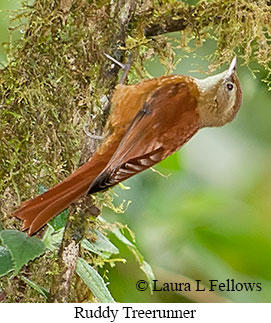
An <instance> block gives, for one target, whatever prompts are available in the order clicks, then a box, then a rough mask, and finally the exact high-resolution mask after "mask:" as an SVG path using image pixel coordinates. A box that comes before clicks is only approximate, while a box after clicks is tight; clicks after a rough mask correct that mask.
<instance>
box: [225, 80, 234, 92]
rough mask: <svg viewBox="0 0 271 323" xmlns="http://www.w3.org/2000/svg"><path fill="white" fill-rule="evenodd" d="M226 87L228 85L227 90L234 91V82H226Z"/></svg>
mask: <svg viewBox="0 0 271 323" xmlns="http://www.w3.org/2000/svg"><path fill="white" fill-rule="evenodd" d="M226 87H227V90H228V91H232V89H233V84H232V83H230V82H228V83H227V84H226Z"/></svg>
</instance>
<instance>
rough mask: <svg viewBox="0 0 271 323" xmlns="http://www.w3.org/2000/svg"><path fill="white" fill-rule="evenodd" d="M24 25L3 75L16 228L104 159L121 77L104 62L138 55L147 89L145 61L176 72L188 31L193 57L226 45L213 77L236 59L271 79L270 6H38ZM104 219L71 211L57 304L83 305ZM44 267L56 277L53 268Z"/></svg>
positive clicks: (135, 76)
mask: <svg viewBox="0 0 271 323" xmlns="http://www.w3.org/2000/svg"><path fill="white" fill-rule="evenodd" d="M22 16H23V17H24V18H26V19H27V23H26V24H25V26H24V34H23V37H22V39H21V40H20V41H19V42H18V43H17V44H16V46H15V47H14V48H13V47H12V46H10V48H9V51H8V55H9V64H8V66H7V67H6V68H5V69H3V70H2V71H1V74H0V125H1V128H0V135H1V145H0V159H1V168H0V212H1V217H2V222H3V223H4V226H5V227H6V228H8V227H14V225H16V226H19V221H16V222H15V220H14V219H10V218H9V217H8V215H9V214H10V213H11V212H12V210H13V209H14V208H15V206H16V205H18V204H19V203H20V202H21V200H26V199H29V198H31V197H34V196H36V194H37V193H38V185H39V184H41V185H43V186H44V187H51V186H52V185H54V184H56V183H57V182H59V181H60V180H63V179H64V178H65V177H66V176H67V175H68V174H69V173H71V172H72V171H73V170H74V169H75V168H76V167H78V165H81V164H83V163H84V162H85V161H86V160H88V159H89V158H90V156H91V155H92V154H93V153H94V152H95V150H96V148H97V146H98V144H99V141H98V140H97V139H94V138H93V136H88V133H91V134H93V135H101V134H102V132H103V127H104V125H105V122H106V118H107V116H108V113H109V111H110V98H111V96H112V93H113V90H114V87H115V85H116V84H117V82H118V72H119V67H118V66H117V65H116V64H112V62H110V61H109V60H108V59H107V58H106V57H105V56H104V53H107V54H110V55H111V56H113V57H114V58H116V59H117V60H119V61H120V62H126V61H127V58H128V56H129V55H130V54H132V61H133V66H132V69H131V73H130V75H129V77H128V82H135V81H139V80H141V79H142V78H143V77H145V76H146V73H145V70H144V66H143V63H144V61H145V60H146V59H149V58H151V57H153V56H154V55H155V54H158V55H159V57H160V58H161V62H162V63H164V64H165V65H166V67H171V66H173V61H174V52H173V50H172V48H171V46H170V43H169V42H168V41H167V38H166V37H165V36H163V34H165V33H167V32H173V31H181V46H182V48H183V49H188V47H189V46H188V44H189V40H191V39H195V40H196V43H193V45H192V49H193V47H195V46H200V45H201V44H202V41H203V40H205V39H206V38H208V37H210V35H211V36H212V37H213V38H215V39H216V41H217V50H216V52H215V53H214V56H213V57H215V58H216V60H215V63H214V64H213V66H212V68H213V69H214V68H216V67H217V66H218V65H220V64H221V63H223V62H225V61H229V60H230V58H231V57H232V56H233V51H234V50H235V51H237V52H239V53H240V55H242V57H243V59H244V61H245V62H246V63H248V62H249V61H250V60H251V57H252V55H254V56H255V57H256V59H257V60H258V62H259V63H261V64H262V65H263V66H265V67H266V68H268V69H270V60H271V58H270V55H269V54H268V50H267V49H268V47H269V45H268V42H267V38H268V37H267V35H268V34H269V36H270V34H271V31H270V29H271V27H270V26H271V22H270V19H271V18H270V17H271V15H270V3H269V2H266V1H258V2H250V1H238V2H236V1H217V0H213V1H208V2H205V1H200V2H199V3H198V4H196V5H195V6H189V5H188V4H186V3H184V2H181V1H174V0H168V1H166V0H160V1H159V0H147V1H143V0H142V1H139V0H116V1H109V0H100V1H98V0H97V1H87V0H53V1H52V0H35V1H34V4H33V6H29V7H26V8H24V10H23V11H22ZM189 49H190V50H191V47H190V48H189ZM269 53H270V52H269ZM97 213H98V210H97V208H95V207H93V206H92V201H91V198H90V197H83V198H82V199H80V201H78V202H77V203H76V204H74V205H73V206H72V207H71V210H70V216H69V219H68V222H67V226H66V230H65V234H64V237H63V241H62V246H61V248H60V253H59V257H58V265H57V270H56V271H57V274H56V275H54V276H53V279H51V280H50V284H51V297H50V300H51V301H54V302H67V301H75V300H76V296H74V295H73V296H72V297H71V296H70V287H71V284H72V281H73V280H74V269H75V264H76V259H77V257H78V254H79V244H78V242H79V241H80V240H81V239H82V237H83V236H84V232H85V230H86V228H87V227H88V226H89V225H93V223H90V222H89V220H88V218H89V216H91V215H92V218H93V217H95V216H97ZM94 222H95V221H94ZM40 266H44V267H46V269H47V271H49V270H50V266H52V264H51V263H50V262H41V264H40ZM54 266H55V264H54ZM35 268H36V269H37V268H39V266H38V264H36V265H35ZM37 272H38V270H37ZM20 300H24V301H29V299H26V298H23V296H22V297H21V299H20Z"/></svg>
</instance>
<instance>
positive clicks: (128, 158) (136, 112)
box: [13, 57, 242, 236]
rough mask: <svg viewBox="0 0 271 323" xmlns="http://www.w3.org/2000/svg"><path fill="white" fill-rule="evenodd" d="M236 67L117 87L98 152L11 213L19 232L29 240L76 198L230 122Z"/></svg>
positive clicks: (237, 91) (235, 105)
mask: <svg viewBox="0 0 271 323" xmlns="http://www.w3.org/2000/svg"><path fill="white" fill-rule="evenodd" d="M236 66H237V59H236V57H234V58H233V59H232V61H231V63H230V65H229V67H228V69H227V70H225V71H224V72H222V73H219V74H216V75H213V76H209V77H206V78H204V79H197V78H195V77H191V76H185V75H181V74H174V75H166V76H160V77H156V78H152V79H148V80H143V81H141V82H139V83H137V84H133V85H124V84H118V85H117V86H116V87H115V90H114V94H113V96H112V100H111V103H112V105H111V106H112V108H111V110H112V111H111V112H110V115H109V117H108V120H107V123H106V125H105V128H104V135H103V138H104V139H103V141H102V143H101V144H100V147H99V148H98V149H97V151H96V152H95V153H94V154H93V156H92V157H91V158H90V159H89V160H88V161H87V162H86V163H85V164H83V165H82V166H81V167H79V168H78V169H77V170H75V171H74V172H73V173H72V174H71V175H70V176H68V177H67V178H66V179H65V180H64V181H62V182H61V183H59V184H57V185H55V186H53V187H52V188H51V189H49V190H48V191H46V192H45V193H43V194H41V195H38V196H37V197H35V198H34V199H31V200H28V201H25V202H23V203H22V204H21V205H20V206H19V208H18V209H17V210H15V211H14V213H13V215H14V216H16V217H17V218H19V219H21V220H23V226H22V228H21V230H23V231H25V230H28V234H29V235H30V236H31V235H33V234H34V233H36V232H37V231H38V230H39V229H41V228H42V227H43V226H44V225H45V224H46V223H47V222H48V221H50V220H51V219H52V218H53V217H55V216H56V215H57V214H59V213H60V212H61V211H63V210H64V209H66V208H67V207H68V206H69V205H71V204H72V203H73V202H75V201H76V200H78V199H79V198H80V197H82V196H84V195H86V194H94V193H97V192H100V191H105V190H106V189H108V188H110V187H113V186H115V185H116V184H118V183H120V182H122V181H124V180H126V179H128V178H130V177H131V176H134V175H136V174H138V173H140V172H142V171H144V170H146V169H147V168H149V167H152V166H154V165H155V164H157V163H159V162H160V161H162V160H163V159H165V158H166V157H168V156H169V155H171V154H173V153H174V152H175V151H177V150H178V149H179V148H180V147H181V146H183V145H184V144H185V143H186V142H187V141H188V140H189V139H191V138H192V137H193V136H194V135H195V134H196V133H197V132H198V130H200V129H202V128H205V127H220V126H223V125H225V124H226V123H228V122H230V121H232V120H233V119H234V117H235V116H236V114H237V112H238V111H239V109H240V107H241V103H242V90H241V85H240V81H239V79H238V76H237V73H236Z"/></svg>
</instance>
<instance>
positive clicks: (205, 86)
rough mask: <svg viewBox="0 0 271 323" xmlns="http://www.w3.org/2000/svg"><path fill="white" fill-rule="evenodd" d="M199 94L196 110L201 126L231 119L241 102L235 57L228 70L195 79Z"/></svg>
mask: <svg viewBox="0 0 271 323" xmlns="http://www.w3.org/2000/svg"><path fill="white" fill-rule="evenodd" d="M195 82H196V83H197V86H198V89H199V92H200V96H199V102H198V111H199V114H200V120H201V126H202V127H220V126H223V125H224V124H226V123H228V122H230V121H232V120H233V119H234V117H235V116H236V114H237V112H238V111H239V109H240V106H241V103H242V90H241V85H240V82H239V80H238V77H237V75H236V57H234V59H233V60H232V62H231V64H230V66H229V68H228V70H226V71H224V72H222V73H220V74H217V75H213V76H210V77H207V78H205V79H201V80H200V79H195Z"/></svg>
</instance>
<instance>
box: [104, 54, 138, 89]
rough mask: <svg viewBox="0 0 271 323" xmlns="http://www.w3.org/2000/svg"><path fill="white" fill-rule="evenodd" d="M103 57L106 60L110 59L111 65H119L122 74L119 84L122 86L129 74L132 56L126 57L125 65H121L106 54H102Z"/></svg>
mask: <svg viewBox="0 0 271 323" xmlns="http://www.w3.org/2000/svg"><path fill="white" fill-rule="evenodd" d="M104 56H105V57H107V58H108V59H110V60H111V61H112V62H113V63H115V64H117V65H119V66H120V68H121V69H123V74H122V76H121V78H120V82H119V83H120V84H123V83H124V82H125V80H126V77H127V75H128V73H129V71H130V68H131V66H132V54H130V55H129V56H128V62H127V63H125V64H122V63H121V62H119V61H118V60H116V59H115V58H114V57H112V56H110V55H108V54H106V53H104Z"/></svg>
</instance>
